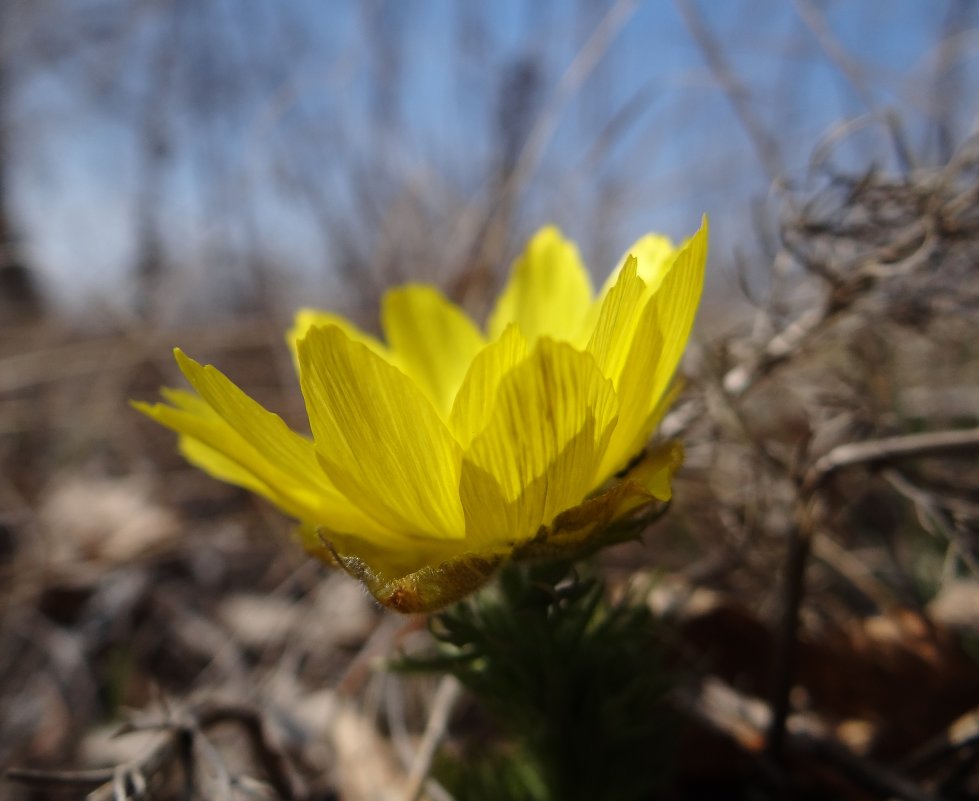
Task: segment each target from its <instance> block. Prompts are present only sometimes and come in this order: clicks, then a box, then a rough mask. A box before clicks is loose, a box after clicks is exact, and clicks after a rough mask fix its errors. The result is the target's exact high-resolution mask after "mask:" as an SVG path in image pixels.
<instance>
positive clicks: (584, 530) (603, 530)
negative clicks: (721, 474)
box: [513, 442, 683, 559]
mask: <svg viewBox="0 0 979 801" xmlns="http://www.w3.org/2000/svg"><path fill="white" fill-rule="evenodd" d="M682 462H683V448H681V447H680V445H679V444H678V443H675V442H674V443H667V444H666V445H663V446H661V447H659V448H656V449H654V450H652V451H651V452H650V453H649V454H648V455H647V456H646V457H645V458H643V460H642V461H641V462H640V463H639V464H637V465H636V466H635V467H634V468H633V469H632V470H630V471H629V473H628V474H627V475H626V476H625V477H624V478H623V479H622V480H621V481H619V482H617V483H616V484H614V485H612V486H611V487H610V488H608V489H607V490H605V491H604V492H601V493H599V494H597V495H594V496H592V497H590V498H588V499H587V500H585V501H583V502H582V503H581V504H579V505H577V506H575V507H572V508H570V509H567V510H565V511H564V512H562V513H561V514H559V515H558V516H557V517H556V518H554V521H553V522H552V523H550V524H549V525H548V526H545V527H544V528H542V529H541V530H540V531H539V532H538V533H537V535H536V536H535V537H534V538H533V539H531V540H529V541H528V542H526V543H524V544H522V545H520V546H519V547H518V548H517V549H516V550H515V551H514V554H513V557H514V558H515V559H540V558H551V559H554V558H563V559H574V558H578V557H580V556H584V555H586V554H588V553H591V552H592V551H594V550H597V549H598V548H601V547H604V546H606V545H612V544H614V543H616V542H623V541H625V540H628V539H633V538H635V537H636V536H638V535H639V534H640V533H641V532H642V530H643V529H644V528H645V527H646V526H648V525H649V523H651V522H652V521H653V520H655V519H656V518H657V517H659V516H660V515H661V514H662V513H663V512H664V511H665V510H666V507H665V505H664V502H666V501H669V500H670V493H671V490H670V479H671V478H672V477H673V474H674V473H675V472H676V471H677V469H678V468H679V467H680V464H681V463H682Z"/></svg>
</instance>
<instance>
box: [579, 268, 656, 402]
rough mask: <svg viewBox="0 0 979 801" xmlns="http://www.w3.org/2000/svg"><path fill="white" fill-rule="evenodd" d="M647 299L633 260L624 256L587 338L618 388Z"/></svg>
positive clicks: (597, 359)
mask: <svg viewBox="0 0 979 801" xmlns="http://www.w3.org/2000/svg"><path fill="white" fill-rule="evenodd" d="M645 298H646V285H645V284H644V283H643V281H642V280H641V279H640V278H639V276H638V274H637V272H636V259H635V257H632V256H630V257H629V258H628V259H626V262H625V264H624V265H623V269H622V270H621V271H620V273H619V275H618V279H617V280H616V282H615V283H614V284H613V285H612V286H611V287H610V289H609V291H608V292H607V293H606V294H605V296H604V297H603V298H602V300H601V302H600V303H599V304H597V308H598V319H597V320H596V322H595V327H594V329H593V331H592V332H591V337H590V338H589V340H588V345H587V350H588V352H589V353H591V354H592V355H593V356H594V357H595V361H596V363H597V364H598V367H599V369H600V370H601V371H602V373H603V375H605V376H606V377H607V378H609V379H611V380H612V383H613V384H614V385H615V388H616V390H619V389H620V384H621V375H622V370H623V368H624V367H625V363H626V359H627V357H628V355H629V349H630V347H631V346H632V339H633V337H634V335H635V330H636V324H637V322H638V317H639V315H640V314H641V312H642V309H643V305H644V303H643V301H644V300H645Z"/></svg>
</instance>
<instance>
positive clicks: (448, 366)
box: [381, 285, 485, 414]
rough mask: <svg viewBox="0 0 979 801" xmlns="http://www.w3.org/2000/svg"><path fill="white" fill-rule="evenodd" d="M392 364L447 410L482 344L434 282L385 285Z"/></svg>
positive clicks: (384, 312) (386, 332)
mask: <svg viewBox="0 0 979 801" xmlns="http://www.w3.org/2000/svg"><path fill="white" fill-rule="evenodd" d="M381 323H382V325H383V327H384V335H385V337H386V338H387V341H388V344H389V345H390V346H391V350H392V351H393V352H394V354H395V358H396V360H397V363H398V366H400V367H401V369H403V370H404V371H405V372H406V373H408V375H409V376H411V377H412V378H414V379H415V381H417V382H418V384H419V385H420V386H421V387H422V389H424V390H425V392H426V393H427V394H428V396H429V397H430V398H431V399H432V401H433V402H434V403H435V406H436V408H437V409H438V410H439V411H441V412H443V413H445V414H447V413H448V410H449V409H450V408H451V407H452V401H453V398H455V395H456V392H457V391H458V389H459V385H460V384H461V383H462V379H463V376H465V374H466V370H467V369H468V368H469V364H470V362H472V360H473V357H475V355H476V354H477V353H478V352H479V350H480V348H482V347H483V345H484V344H485V343H484V341H483V336H482V334H480V333H479V329H477V328H476V326H475V325H474V324H473V322H472V320H470V319H469V317H468V316H467V315H466V314H465V312H463V311H462V309H460V308H459V307H458V306H456V305H455V304H453V303H451V302H450V301H448V300H447V299H446V298H445V297H444V296H443V295H442V294H441V293H440V292H439V291H438V290H436V289H435V288H434V287H429V286H420V285H409V286H404V287H399V288H397V289H392V290H389V291H388V293H387V294H386V295H385V296H384V303H383V307H382V311H381Z"/></svg>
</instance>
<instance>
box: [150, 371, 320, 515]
mask: <svg viewBox="0 0 979 801" xmlns="http://www.w3.org/2000/svg"><path fill="white" fill-rule="evenodd" d="M164 394H165V396H166V397H167V399H168V400H169V401H170V402H171V403H173V404H174V405H173V406H168V405H166V404H162V403H157V404H152V405H150V404H146V403H133V404H132V405H133V407H134V408H135V409H137V410H138V411H140V412H142V413H143V414H145V415H146V416H147V417H150V418H152V419H153V420H155V421H156V422H158V423H160V424H162V425H164V426H166V427H167V428H170V429H172V430H173V431H176V432H178V433H179V434H180V450H181V452H182V453H183V454H184V456H185V457H186V458H187V459H188V461H190V462H191V463H192V464H194V465H196V466H197V467H199V468H201V469H202V470H204V471H205V472H206V473H208V474H209V475H211V476H213V477H214V478H218V479H220V480H222V481H229V482H231V483H232V484H236V485H237V486H240V487H244V488H245V489H248V490H252V491H254V492H258V493H259V494H261V495H262V496H263V497H265V498H268V499H269V500H270V501H272V502H273V503H275V504H276V505H277V506H279V507H281V508H282V509H283V510H284V511H286V512H287V513H288V514H291V515H293V516H295V517H298V518H301V519H304V520H314V519H316V518H317V517H319V516H322V514H323V510H322V509H321V496H320V493H319V492H317V491H315V490H313V489H310V488H309V487H308V486H304V485H300V484H297V483H296V482H294V481H292V480H290V479H289V478H288V477H287V476H283V475H281V473H280V472H279V471H278V470H276V468H275V467H274V466H273V465H272V464H271V463H270V462H269V461H268V460H267V459H265V458H264V457H263V456H262V454H260V453H259V452H258V451H256V450H255V448H254V447H253V446H252V445H250V444H249V443H248V442H247V441H246V440H245V439H244V438H243V437H242V436H241V435H239V434H238V433H237V432H236V431H235V430H234V429H233V428H231V426H229V425H228V424H227V423H226V422H225V421H224V420H223V419H222V418H221V417H220V416H219V415H218V414H217V413H216V412H215V411H214V410H213V409H211V408H210V407H209V406H208V405H207V404H206V403H204V402H203V401H202V400H201V399H200V398H198V397H196V396H194V395H191V394H190V393H187V392H180V391H176V390H165V391H164ZM320 473H322V471H320Z"/></svg>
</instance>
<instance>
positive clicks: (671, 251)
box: [600, 234, 677, 296]
mask: <svg viewBox="0 0 979 801" xmlns="http://www.w3.org/2000/svg"><path fill="white" fill-rule="evenodd" d="M676 251H677V249H676V246H675V245H674V244H673V242H671V241H670V238H669V237H668V236H663V235H662V234H646V235H645V236H644V237H642V238H641V239H639V241H638V242H635V243H634V244H633V245H632V247H631V248H629V249H628V250H627V251H626V252H625V255H624V256H623V257H622V258H621V259H620V260H619V266H618V267H617V268H616V269H615V270H613V271H612V273H611V275H609V277H608V280H606V282H605V285H604V286H603V287H602V292H601V295H600V296H604V295H605V294H606V293H607V292H609V291H610V290H611V288H612V287H613V286H614V285H615V283H616V281H618V280H619V275H620V273H621V272H622V271H623V270H624V269H625V266H626V264H627V262H628V261H629V259H630V258H635V259H636V271H637V274H638V275H639V277H640V278H641V279H642V282H643V283H644V284H645V285H646V287H647V288H648V290H649V291H650V292H655V291H656V290H657V289H658V288H659V285H660V284H661V283H662V281H663V276H664V275H666V271H667V270H668V269H669V268H670V265H672V264H673V260H674V258H676Z"/></svg>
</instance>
